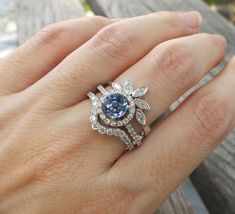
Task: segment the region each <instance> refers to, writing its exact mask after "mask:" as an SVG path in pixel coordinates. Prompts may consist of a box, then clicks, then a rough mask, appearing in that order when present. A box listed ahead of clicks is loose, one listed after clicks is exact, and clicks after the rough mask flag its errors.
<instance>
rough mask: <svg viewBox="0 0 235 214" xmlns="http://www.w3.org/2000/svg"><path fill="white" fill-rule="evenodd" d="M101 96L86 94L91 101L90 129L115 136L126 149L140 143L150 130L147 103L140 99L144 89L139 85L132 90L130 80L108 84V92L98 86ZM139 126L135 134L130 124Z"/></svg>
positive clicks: (145, 88) (144, 92) (145, 91)
mask: <svg viewBox="0 0 235 214" xmlns="http://www.w3.org/2000/svg"><path fill="white" fill-rule="evenodd" d="M97 89H98V90H99V91H100V92H101V96H100V97H99V96H98V95H95V94H94V93H93V92H88V93H87V96H88V97H89V98H90V100H91V104H92V105H91V112H90V118H89V119H90V122H91V126H92V129H93V130H96V131H98V132H99V133H101V134H107V135H109V136H115V137H118V138H119V139H121V140H122V142H124V143H125V145H126V149H127V150H132V149H133V148H135V146H140V145H141V144H142V140H143V138H144V137H145V136H146V135H147V134H148V132H149V131H150V128H149V126H148V125H147V121H146V116H145V114H144V110H149V109H150V106H149V104H148V103H147V102H146V101H144V100H143V99H141V98H140V97H143V96H144V95H145V94H146V93H147V91H148V87H145V86H142V87H139V88H137V89H135V90H134V88H133V84H132V82H131V81H130V80H127V81H125V82H124V84H123V85H121V84H119V83H115V82H113V83H111V89H110V90H108V89H106V88H104V87H103V86H102V85H99V86H97ZM134 121H137V123H138V124H140V126H141V129H142V131H141V132H140V133H139V134H138V133H137V131H136V130H135V128H134V127H133V122H134Z"/></svg>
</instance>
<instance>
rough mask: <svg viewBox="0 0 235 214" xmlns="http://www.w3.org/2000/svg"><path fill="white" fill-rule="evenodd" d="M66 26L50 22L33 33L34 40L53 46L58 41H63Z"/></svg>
mask: <svg viewBox="0 0 235 214" xmlns="http://www.w3.org/2000/svg"><path fill="white" fill-rule="evenodd" d="M66 33H67V32H66V28H65V27H63V26H62V25H59V24H51V25H48V26H46V27H44V28H43V29H42V30H40V31H39V32H38V33H37V34H36V35H35V40H36V42H39V43H46V44H51V45H53V46H55V45H56V44H58V41H59V42H61V41H64V38H65V36H66Z"/></svg>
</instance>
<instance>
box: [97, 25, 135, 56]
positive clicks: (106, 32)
mask: <svg viewBox="0 0 235 214" xmlns="http://www.w3.org/2000/svg"><path fill="white" fill-rule="evenodd" d="M134 43H135V36H134V34H133V33H132V32H131V31H130V30H128V29H126V28H125V27H124V26H122V25H118V24H114V25H110V26H108V27H105V28H103V29H102V30H101V31H100V32H99V33H98V35H97V37H96V40H95V44H93V46H94V47H95V48H96V49H97V48H98V49H99V48H101V49H102V50H103V51H104V52H105V53H106V54H108V55H109V56H112V57H115V58H117V57H120V58H123V57H124V58H126V57H128V55H129V52H130V51H131V50H133V46H134Z"/></svg>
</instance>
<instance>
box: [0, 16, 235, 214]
mask: <svg viewBox="0 0 235 214" xmlns="http://www.w3.org/2000/svg"><path fill="white" fill-rule="evenodd" d="M199 25H200V17H199V16H198V14H197V13H194V12H192V13H184V14H177V13H169V12H164V13H157V14H151V15H147V16H142V17H137V18H131V19H126V20H122V21H114V20H108V19H106V18H102V17H94V18H83V19H79V20H72V21H66V22H62V23H57V24H54V25H51V26H49V27H47V28H45V29H43V30H42V31H41V32H40V33H38V34H37V35H36V36H35V37H34V38H32V39H31V40H30V41H29V42H27V43H26V44H24V45H23V46H21V47H20V48H18V49H17V50H16V51H15V52H14V53H13V54H12V55H10V56H9V57H8V58H6V59H5V60H4V61H2V62H1V64H0V95H1V97H0V106H1V108H0V124H1V131H0V213H4V214H9V213H17V214H21V213H24V214H26V213H30V214H31V213H43V214H46V213H50V214H51V213H56V214H59V213H63V214H64V213H69V214H70V213H71V214H73V213H86V214H87V213H135V214H136V213H152V212H153V211H154V210H155V209H157V208H158V207H159V206H160V204H161V203H162V202H163V201H164V200H165V199H166V198H167V197H168V196H169V194H170V193H171V192H172V191H174V190H175V188H176V187H177V186H178V185H179V184H180V183H181V182H182V180H183V179H184V178H185V177H186V176H188V175H189V174H190V173H191V172H192V170H193V169H194V168H195V167H196V166H197V165H198V164H199V163H200V162H201V161H202V160H203V159H204V158H205V157H206V156H207V155H208V154H209V153H210V152H211V151H212V150H213V149H214V148H215V147H216V146H217V145H218V144H219V142H221V140H222V139H223V138H224V137H225V136H226V134H227V133H228V132H229V131H230V130H231V129H232V127H233V125H234V119H235V118H234V116H235V99H234V94H235V72H234V70H235V60H233V61H232V62H231V64H230V65H228V66H227V67H226V68H225V69H224V71H222V72H221V74H220V75H219V76H218V77H216V78H215V79H214V80H212V81H211V82H210V83H208V84H207V85H205V86H204V87H202V88H201V89H199V90H197V91H196V92H195V93H193V94H192V95H191V96H190V97H189V98H188V99H187V100H186V101H185V102H184V103H183V104H182V105H181V106H179V107H178V109H177V110H176V111H175V112H173V113H172V114H171V115H170V116H168V117H167V118H166V119H164V120H163V121H162V122H161V123H160V124H159V125H158V126H157V127H155V128H154V129H153V130H152V131H151V132H150V134H149V136H148V137H146V139H145V140H144V144H143V145H142V146H141V147H139V148H137V149H135V150H133V151H131V152H126V153H124V149H125V147H124V145H123V144H122V143H121V142H120V141H119V140H117V139H116V138H113V137H109V136H105V135H100V134H98V133H97V132H95V131H93V130H92V129H91V126H90V122H89V111H90V101H89V100H88V99H87V97H86V93H87V92H88V91H89V90H95V87H96V86H97V85H98V84H106V83H107V82H109V81H112V80H115V81H116V82H120V83H122V82H123V81H124V80H127V79H128V80H132V81H133V82H134V84H136V85H137V86H138V85H147V86H149V93H148V94H147V95H146V100H147V101H148V102H149V103H150V105H151V107H152V109H151V110H150V111H149V112H148V114H147V120H148V121H149V123H151V122H152V121H153V120H154V119H155V118H157V117H158V116H159V115H161V114H162V113H163V112H164V111H165V110H166V109H167V108H168V107H169V105H170V104H171V103H172V102H173V101H174V100H176V99H177V98H178V97H179V96H181V95H182V94H183V93H184V92H185V91H187V90H188V89H189V88H191V87H192V86H194V85H195V84H196V83H197V82H198V81H200V79H201V78H202V77H203V76H204V75H205V74H206V73H207V72H208V71H210V70H211V69H212V68H213V67H214V66H216V65H217V64H218V63H219V62H220V61H221V60H222V59H223V57H224V51H225V47H226V42H225V40H224V38H223V37H222V36H218V35H208V34H195V33H197V32H198V28H199ZM98 31H99V32H98ZM178 37H181V38H178Z"/></svg>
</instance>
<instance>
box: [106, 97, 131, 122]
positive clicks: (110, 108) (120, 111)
mask: <svg viewBox="0 0 235 214" xmlns="http://www.w3.org/2000/svg"><path fill="white" fill-rule="evenodd" d="M128 106H129V102H128V100H127V98H126V97H125V96H123V95H122V94H119V93H115V94H110V95H108V96H107V97H106V98H105V100H104V103H103V105H102V110H103V112H104V114H105V115H106V116H107V117H108V118H113V119H121V118H122V117H123V116H124V115H125V114H126V112H127V110H128Z"/></svg>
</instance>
